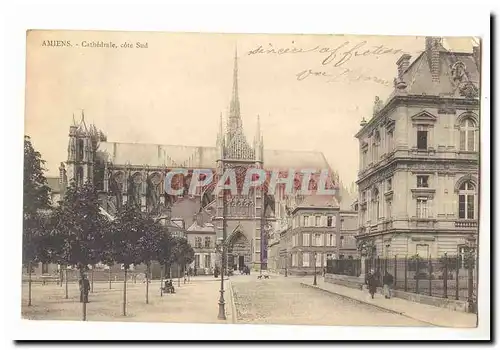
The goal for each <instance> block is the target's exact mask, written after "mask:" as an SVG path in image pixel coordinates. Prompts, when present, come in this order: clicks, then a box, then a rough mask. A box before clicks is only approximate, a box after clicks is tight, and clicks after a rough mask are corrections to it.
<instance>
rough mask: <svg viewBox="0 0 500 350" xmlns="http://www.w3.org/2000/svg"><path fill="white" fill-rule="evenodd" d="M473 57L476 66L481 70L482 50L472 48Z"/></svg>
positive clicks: (477, 47) (475, 47)
mask: <svg viewBox="0 0 500 350" xmlns="http://www.w3.org/2000/svg"><path fill="white" fill-rule="evenodd" d="M472 56H474V61H476V66H477V68H478V69H479V68H480V66H481V50H480V48H479V46H473V47H472Z"/></svg>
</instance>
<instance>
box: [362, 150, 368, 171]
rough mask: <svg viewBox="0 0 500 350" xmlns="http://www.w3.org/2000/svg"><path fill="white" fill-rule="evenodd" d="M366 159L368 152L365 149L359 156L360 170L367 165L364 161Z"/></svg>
mask: <svg viewBox="0 0 500 350" xmlns="http://www.w3.org/2000/svg"><path fill="white" fill-rule="evenodd" d="M367 157H368V151H367V150H366V149H365V150H364V151H363V153H362V156H361V168H362V169H364V168H365V167H366V165H367V163H366V159H367Z"/></svg>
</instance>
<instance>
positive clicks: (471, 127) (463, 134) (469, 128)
mask: <svg viewBox="0 0 500 350" xmlns="http://www.w3.org/2000/svg"><path fill="white" fill-rule="evenodd" d="M476 131H477V130H476V123H475V122H474V121H473V120H472V119H470V118H467V119H464V120H463V121H462V122H461V123H460V150H461V151H469V152H473V151H475V150H476V135H477V132H476Z"/></svg>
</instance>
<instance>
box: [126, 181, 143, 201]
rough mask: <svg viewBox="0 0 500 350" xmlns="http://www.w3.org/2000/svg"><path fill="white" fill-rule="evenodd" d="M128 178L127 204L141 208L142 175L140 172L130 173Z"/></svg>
mask: <svg viewBox="0 0 500 350" xmlns="http://www.w3.org/2000/svg"><path fill="white" fill-rule="evenodd" d="M128 180H129V181H128V191H127V204H128V205H129V206H130V207H135V208H141V186H142V176H141V175H140V174H135V175H134V176H132V175H130V176H129V179H128Z"/></svg>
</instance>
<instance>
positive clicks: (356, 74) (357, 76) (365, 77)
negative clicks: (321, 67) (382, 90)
mask: <svg viewBox="0 0 500 350" xmlns="http://www.w3.org/2000/svg"><path fill="white" fill-rule="evenodd" d="M296 77H297V80H298V81H302V80H305V79H307V78H309V77H326V78H328V79H327V80H326V81H327V82H328V83H336V82H341V81H351V82H354V81H373V82H374V83H377V84H381V85H384V86H390V82H389V81H387V80H385V79H381V78H379V77H376V76H373V75H369V72H363V71H362V70H352V69H349V68H342V69H340V70H339V69H337V72H332V73H329V72H326V71H314V70H312V69H305V70H303V71H301V72H299V73H297V74H296Z"/></svg>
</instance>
